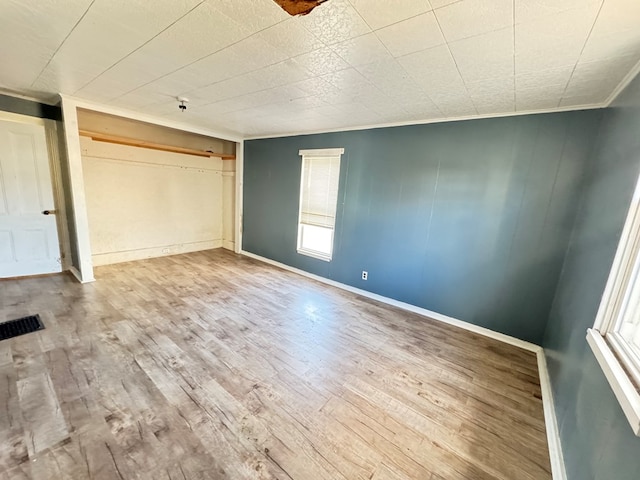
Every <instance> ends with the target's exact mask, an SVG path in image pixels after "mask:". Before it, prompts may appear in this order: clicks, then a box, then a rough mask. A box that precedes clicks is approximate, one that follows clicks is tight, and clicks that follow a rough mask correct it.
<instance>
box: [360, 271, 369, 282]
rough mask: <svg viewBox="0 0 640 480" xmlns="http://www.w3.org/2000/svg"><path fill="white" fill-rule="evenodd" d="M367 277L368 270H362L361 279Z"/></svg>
mask: <svg viewBox="0 0 640 480" xmlns="http://www.w3.org/2000/svg"><path fill="white" fill-rule="evenodd" d="M367 278H369V272H367V271H365V270H363V271H362V279H363V280H366V279H367Z"/></svg>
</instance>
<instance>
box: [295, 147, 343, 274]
mask: <svg viewBox="0 0 640 480" xmlns="http://www.w3.org/2000/svg"><path fill="white" fill-rule="evenodd" d="M343 153H344V149H343V148H331V149H323V150H300V155H301V156H302V178H301V179H300V215H299V217H298V253H302V254H303V255H309V256H311V257H315V258H319V259H321V260H325V261H327V262H328V261H330V260H331V256H332V255H333V233H334V231H335V224H336V207H337V204H338V184H339V182H340V157H341V155H342V154H343Z"/></svg>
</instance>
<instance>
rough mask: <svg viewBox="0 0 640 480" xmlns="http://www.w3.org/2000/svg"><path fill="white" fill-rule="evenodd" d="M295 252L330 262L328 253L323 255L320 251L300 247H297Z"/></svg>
mask: <svg viewBox="0 0 640 480" xmlns="http://www.w3.org/2000/svg"><path fill="white" fill-rule="evenodd" d="M297 252H298V253H299V254H300V255H306V256H307V257H313V258H317V259H318V260H322V261H325V262H330V261H331V257H330V256H328V255H323V254H322V253H320V252H314V251H312V250H302V249H298V250H297Z"/></svg>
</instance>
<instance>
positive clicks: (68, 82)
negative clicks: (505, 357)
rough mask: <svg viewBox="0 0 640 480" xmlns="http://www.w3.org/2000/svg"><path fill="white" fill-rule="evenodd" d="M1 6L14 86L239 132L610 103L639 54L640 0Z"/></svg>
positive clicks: (5, 64)
mask: <svg viewBox="0 0 640 480" xmlns="http://www.w3.org/2000/svg"><path fill="white" fill-rule="evenodd" d="M0 19H1V20H0V21H1V25H2V26H1V28H0V45H1V46H2V47H0V64H1V65H2V69H0V88H2V89H4V90H5V91H12V92H18V93H22V94H25V95H30V96H33V97H36V98H41V99H47V98H51V97H52V95H54V94H56V93H63V94H67V95H72V96H76V97H79V98H82V99H87V100H91V101H93V102H97V103H101V104H106V105H112V106H116V107H121V108H125V109H128V110H133V111H138V112H143V113H145V114H148V115H153V116H155V117H161V118H163V119H169V118H173V119H176V120H179V121H181V122H183V123H189V124H192V125H194V126H199V127H204V128H210V129H214V130H217V131H228V132H233V133H235V134H238V135H242V136H259V135H271V134H273V135H277V134H287V133H293V132H305V131H318V130H331V129H340V128H350V127H356V126H364V125H378V124H386V123H396V122H398V123H399V122H420V121H425V120H435V119H445V118H461V117H470V116H471V117H472V116H476V115H482V116H486V115H490V114H504V113H509V112H518V111H523V112H524V111H537V110H545V111H550V110H554V109H566V108H567V107H572V108H574V107H575V108H579V107H582V106H594V105H603V104H605V103H606V102H607V100H608V99H609V98H610V97H611V95H612V94H613V93H614V92H615V91H616V89H617V87H618V86H619V85H620V84H621V82H623V81H624V80H625V77H627V76H628V75H629V74H630V72H632V71H634V69H635V68H636V66H637V64H638V61H639V60H640V0H430V1H429V0H328V1H327V2H326V3H324V4H322V5H320V6H319V7H317V8H316V9H315V10H314V11H313V12H312V13H311V14H309V15H308V16H305V17H289V16H288V15H287V14H286V13H285V12H283V11H282V10H281V9H280V8H279V7H278V6H277V5H276V4H275V3H274V2H273V1H272V0H207V1H200V0H154V1H150V0H0ZM179 95H183V96H186V97H188V98H189V99H190V100H191V102H190V104H189V109H188V110H187V112H186V113H181V112H180V111H179V110H178V108H177V101H176V100H175V98H176V97H177V96H179Z"/></svg>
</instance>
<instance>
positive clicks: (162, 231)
mask: <svg viewBox="0 0 640 480" xmlns="http://www.w3.org/2000/svg"><path fill="white" fill-rule="evenodd" d="M81 147H82V161H83V170H84V177H85V189H86V194H87V209H88V214H89V227H90V235H91V248H92V254H93V262H94V264H95V265H103V264H109V263H117V262H121V261H128V260H136V259H141V258H149V257H155V256H162V255H171V254H175V253H183V252H189V251H196V250H205V249H210V248H217V247H220V246H222V240H223V180H222V178H223V177H222V163H223V162H222V160H220V159H217V158H203V157H197V156H193V155H183V154H175V153H169V152H159V151H154V150H148V149H144V148H136V147H128V146H123V145H113V144H107V143H100V142H94V141H92V140H90V139H88V138H85V137H82V138H81Z"/></svg>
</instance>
